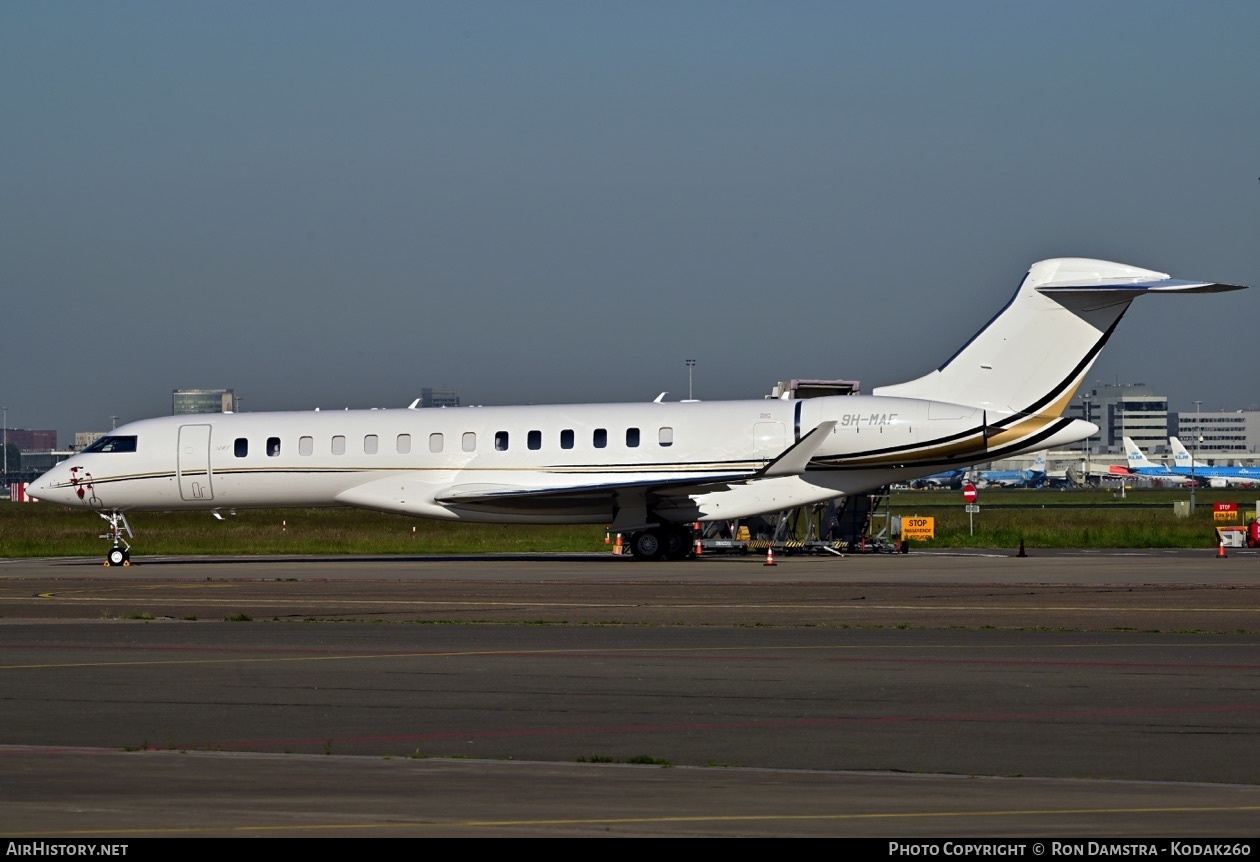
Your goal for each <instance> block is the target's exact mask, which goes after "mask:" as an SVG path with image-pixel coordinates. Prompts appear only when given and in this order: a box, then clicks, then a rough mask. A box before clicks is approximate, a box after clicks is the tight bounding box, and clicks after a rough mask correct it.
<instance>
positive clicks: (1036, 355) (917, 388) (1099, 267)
mask: <svg viewBox="0 0 1260 862" xmlns="http://www.w3.org/2000/svg"><path fill="white" fill-rule="evenodd" d="M1235 289H1237V288H1236V287H1235V286H1233V285H1224V284H1214V283H1211V282H1188V281H1178V280H1174V279H1172V278H1170V277H1169V276H1168V275H1166V274H1165V273H1162V272H1155V271H1153V270H1149V269H1139V268H1138V267H1135V266H1128V265H1126V264H1122V263H1110V262H1108V261H1103V260H1089V259H1086V258H1056V259H1054V260H1043V261H1040V262H1039V263H1035V264H1033V265H1032V267H1031V268H1030V269H1029V270H1028V274H1027V275H1026V276H1025V277H1024V281H1023V283H1022V284H1021V285H1020V287H1019V290H1017V291H1016V292H1015V296H1014V297H1013V298H1012V299H1011V301H1010V302H1008V303H1007V304H1006V307H1005V308H1003V309H1002V311H1001V312H999V313H998V315H997V317H995V318H993V320H991V321H990V322H989V324H988V325H987V326H985V327H984V328H983V329H981V330H980V331H979V332H978V333H976V334H975V335H974V336H972V338H971V340H970V341H968V342H967V343H966V344H965V345H963V347H962V349H960V350H959V351H958V352H957V353H955V354H954V355H953V356H952V357H950V358H949V360H948V361H947V362H946V363H945V364H944V365H942V366H941V367H940V368H938V369H936V370H935V371H933V372H931V373H930V374H927V375H925V376H923V377H920V378H918V379H917V380H911V381H909V382H907V383H898V384H895V385H893V386H882V387H879V388H877V389H875V390H874V394H875V395H890V396H898V397H903V398H925V399H929V400H934V401H950V402H954V403H957V404H966V405H970V406H975V407H982V408H985V409H987V410H991V411H995V412H999V413H1014V414H1038V415H1042V416H1060V415H1062V413H1063V411H1064V409H1065V408H1066V407H1067V405H1068V403H1069V402H1070V401H1071V398H1072V395H1073V393H1075V392H1076V389H1077V387H1078V386H1080V384H1081V382H1082V381H1083V380H1084V378H1085V374H1086V372H1087V371H1089V368H1090V366H1091V365H1093V363H1094V360H1095V359H1096V358H1097V357H1098V353H1099V351H1100V350H1102V347H1103V345H1104V344H1106V342H1107V339H1108V337H1110V335H1111V333H1112V331H1113V330H1114V329H1115V327H1116V324H1117V323H1119V321H1120V318H1121V316H1122V315H1123V314H1124V312H1125V311H1126V310H1127V309H1128V307H1129V303H1130V302H1132V301H1133V299H1134V297H1136V296H1141V295H1142V294H1144V293H1155V292H1158V293H1165V292H1174V291H1197V292H1214V291H1220V290H1235Z"/></svg>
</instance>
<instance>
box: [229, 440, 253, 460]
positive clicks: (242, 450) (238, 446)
mask: <svg viewBox="0 0 1260 862" xmlns="http://www.w3.org/2000/svg"><path fill="white" fill-rule="evenodd" d="M232 453H233V454H234V455H236V457H237V458H244V457H245V456H246V455H248V454H249V440H248V439H246V438H245V437H237V438H236V442H235V443H233V444H232Z"/></svg>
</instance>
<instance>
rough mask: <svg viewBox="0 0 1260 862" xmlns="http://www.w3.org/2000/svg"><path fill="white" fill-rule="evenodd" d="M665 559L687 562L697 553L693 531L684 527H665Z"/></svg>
mask: <svg viewBox="0 0 1260 862" xmlns="http://www.w3.org/2000/svg"><path fill="white" fill-rule="evenodd" d="M664 532H665V559H667V560H685V559H687V557H689V556H691V555H692V554H693V553H695V546H694V544H693V540H692V538H691V531H690V530H688V529H686V528H684V527H665V528H664Z"/></svg>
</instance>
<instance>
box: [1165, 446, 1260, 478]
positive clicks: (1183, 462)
mask: <svg viewBox="0 0 1260 862" xmlns="http://www.w3.org/2000/svg"><path fill="white" fill-rule="evenodd" d="M1168 445H1170V446H1171V447H1172V450H1173V472H1175V473H1178V474H1180V475H1182V476H1188V477H1191V478H1193V479H1195V480H1198V481H1200V482H1203V483H1204V484H1205V485H1207V486H1208V487H1209V488H1229V487H1250V486H1252V485H1260V468H1256V467H1212V466H1210V465H1208V464H1204V463H1203V462H1202V461H1195V460H1194V459H1192V458H1191V457H1190V453H1189V452H1187V451H1186V447H1185V446H1182V445H1181V441H1180V440H1178V439H1177V438H1176V437H1169V438H1168ZM1191 464H1193V465H1194V468H1193V469H1191Z"/></svg>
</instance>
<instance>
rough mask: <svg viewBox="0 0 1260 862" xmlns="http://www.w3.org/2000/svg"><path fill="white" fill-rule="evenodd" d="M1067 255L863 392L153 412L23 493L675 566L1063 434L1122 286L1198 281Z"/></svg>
mask: <svg viewBox="0 0 1260 862" xmlns="http://www.w3.org/2000/svg"><path fill="white" fill-rule="evenodd" d="M1235 289H1238V288H1237V287H1236V286H1234V285H1227V284H1216V283H1212V282H1202V281H1179V280H1174V279H1172V278H1170V277H1169V276H1168V275H1165V274H1164V273H1160V272H1152V271H1150V270H1145V269H1138V268H1137V267H1132V266H1126V265H1123V264H1118V263H1108V262H1106V261H1099V260H1086V259H1079V258H1063V259H1057V260H1045V261H1041V262H1040V263H1036V264H1034V265H1033V266H1032V267H1031V269H1029V271H1028V274H1027V275H1026V276H1025V277H1024V280H1023V283H1022V284H1021V285H1020V287H1019V289H1018V290H1017V291H1016V293H1015V296H1014V297H1013V298H1012V299H1011V300H1010V302H1008V303H1007V305H1006V307H1005V308H1003V309H1002V311H1001V312H1000V313H999V314H998V315H997V316H996V317H994V318H993V320H992V321H990V322H989V324H988V325H987V326H985V327H984V328H983V329H981V330H980V332H978V333H977V334H976V335H975V336H973V337H972V338H971V340H970V341H968V342H967V343H966V344H965V345H964V346H963V347H962V348H961V349H960V350H959V351H958V352H957V353H955V354H954V355H953V356H952V357H951V358H950V359H949V360H948V361H947V362H945V364H944V365H942V366H940V367H939V368H937V369H936V370H935V371H932V372H931V373H929V374H927V375H926V376H924V377H920V378H918V379H916V380H911V381H909V382H907V383H901V384H897V385H894V386H884V387H881V388H877V389H875V390H874V393H873V394H872V395H867V396H837V397H824V398H811V399H806V400H789V399H783V400H777V399H772V400H760V401H718V402H706V403H700V402H680V403H662V402H659V401H657V402H650V403H649V402H645V403H637V404H584V405H554V406H542V407H539V406H527V407H480V408H457V409H447V410H431V409H430V410H414V409H398V410H348V411H335V412H329V411H309V412H284V413H238V414H207V415H198V416H167V417H163V418H160V419H147V420H143V421H139V422H132V423H129V424H127V425H123V426H121V427H119V428H117V429H115V430H114V431H111V432H110V434H109V435H108V436H107V437H103V438H101V439H100V440H98V441H97V442H96V443H95V444H93V445H92V446H91V447H89V448H88V449H85V450H84V451H83V452H80V453H79V454H77V455H75V456H74V457H72V458H70V459H69V460H67V461H64V462H63V463H61V464H58V465H57V466H56V467H54V468H53V469H52V470H50V471H48V472H47V473H46V474H44V475H43V476H42V477H40V479H39V480H38V481H37V482H35V484H34V485H33V486H31V487H30V488H29V490H28V493H29V494H30V495H31V496H34V497H38V498H39V499H41V500H48V501H51V502H56V503H62V504H66V505H78V506H84V507H86V508H88V509H91V510H93V511H96V512H98V513H99V514H100V515H101V517H103V518H105V519H106V520H107V521H108V522H109V524H110V533H109V536H108V537H109V538H111V539H112V542H113V546H112V548H111V549H110V551H109V554H108V557H107V561H108V562H109V563H110V564H111V565H123V564H126V563H127V562H129V547H128V546H127V543H126V541H125V540H124V539H123V538H122V535H121V531H122V530H126V531H127V533H128V535H130V534H131V530H130V527H129V525H128V524H127V520H126V514H125V513H127V512H130V511H136V510H145V509H148V510H175V509H208V510H218V509H231V508H244V507H264V506H265V507H284V506H290V507H308V506H358V507H362V508H365V509H375V510H379V511H382V512H397V513H401V514H405V515H417V516H420V517H426V518H442V519H447V520H455V521H482V522H493V523H532V524H583V523H586V524H611V525H612V530H613V531H614V532H619V533H623V534H628V536H629V546H630V550H631V552H632V553H633V555H634V556H635V557H637V558H640V559H662V558H680V557H683V556H686V555H687V554H688V553H689V552H690V550H691V542H690V536H691V533H690V524H691V523H692V522H694V521H709V520H726V519H732V518H742V517H748V516H752V515H757V514H763V513H766V512H772V511H777V510H781V509H787V508H791V507H795V506H802V505H807V504H811V503H819V502H823V501H826V500H829V499H833V498H835V497H838V496H841V495H845V494H856V493H860V492H864V491H869V490H872V489H874V488H878V487H881V486H883V485H887V484H890V483H894V482H909V481H911V480H913V479H917V478H921V477H924V476H930V475H932V474H934V473H939V472H941V471H943V470H949V469H956V468H958V467H962V466H966V465H970V464H975V463H979V462H984V461H993V460H997V459H1000V458H1006V457H1009V456H1012V455H1018V454H1021V453H1025V452H1033V451H1037V450H1041V449H1047V448H1052V447H1062V446H1067V445H1070V444H1071V443H1074V442H1077V441H1079V440H1081V439H1083V438H1085V437H1087V436H1089V435H1091V434H1093V433H1095V432H1096V431H1097V427H1096V426H1094V425H1093V424H1091V423H1089V422H1083V421H1080V420H1077V419H1069V418H1066V417H1064V416H1063V415H1062V414H1063V411H1064V409H1065V407H1066V406H1067V405H1068V403H1069V402H1070V401H1071V399H1072V395H1073V393H1074V392H1075V391H1076V389H1077V387H1078V386H1079V385H1080V384H1081V382H1082V381H1083V380H1084V378H1085V374H1086V372H1087V371H1088V370H1089V367H1090V366H1091V365H1092V364H1093V362H1094V360H1095V359H1096V358H1097V356H1098V353H1099V351H1100V350H1101V349H1102V347H1103V345H1104V344H1105V343H1106V341H1107V338H1108V337H1109V336H1110V335H1111V333H1112V330H1113V329H1114V328H1115V326H1116V324H1117V323H1118V322H1119V320H1120V317H1121V315H1123V314H1124V312H1125V310H1126V309H1127V308H1128V307H1129V303H1130V302H1132V301H1133V299H1134V298H1135V297H1138V296H1141V295H1143V294H1148V293H1170V292H1217V291H1225V290H1235Z"/></svg>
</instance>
